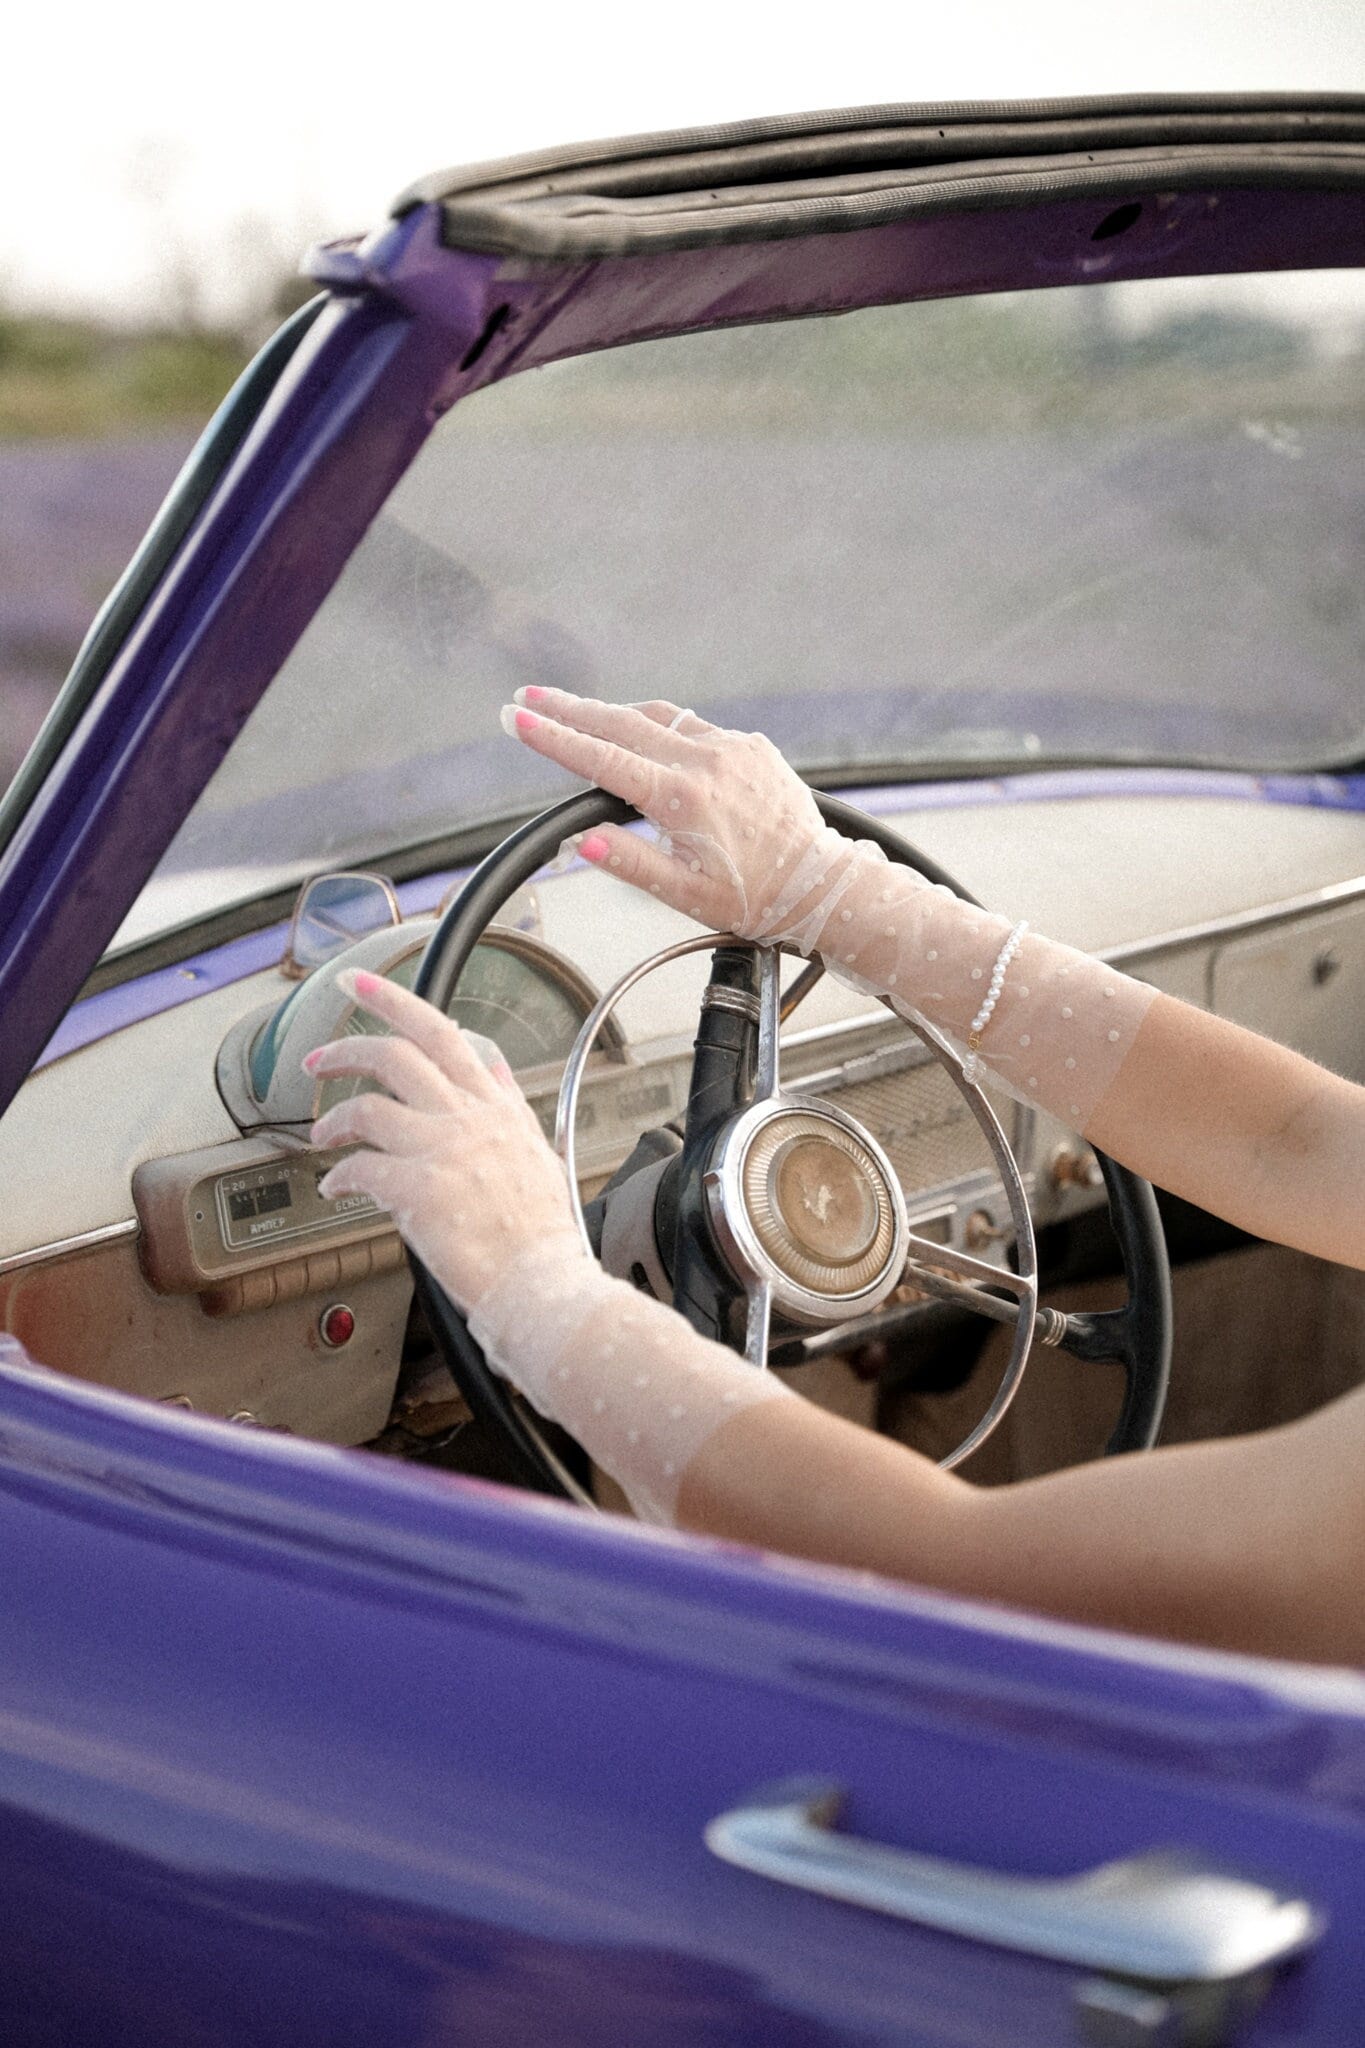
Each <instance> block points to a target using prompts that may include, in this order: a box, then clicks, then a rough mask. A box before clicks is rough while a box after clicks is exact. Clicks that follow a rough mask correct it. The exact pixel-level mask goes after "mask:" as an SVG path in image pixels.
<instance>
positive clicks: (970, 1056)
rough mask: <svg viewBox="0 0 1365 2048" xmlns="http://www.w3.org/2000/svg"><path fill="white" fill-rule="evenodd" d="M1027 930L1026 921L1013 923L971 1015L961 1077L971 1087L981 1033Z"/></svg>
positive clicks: (974, 1081) (977, 1069) (975, 1075)
mask: <svg viewBox="0 0 1365 2048" xmlns="http://www.w3.org/2000/svg"><path fill="white" fill-rule="evenodd" d="M1027 930H1028V923H1027V921H1025V922H1024V923H1022V924H1017V925H1015V927H1014V929H1013V931H1012V932H1011V933H1010V935H1009V937H1008V938H1007V939H1006V941H1005V943H1004V945H1003V946H1002V947H1001V948H1000V951H999V952H998V953H997V954H996V956H995V965H994V967H992V969H991V980H990V987H989V988H988V989H987V991H986V1000H985V1002H984V1003H983V1004H982V1005H981V1008H980V1009H979V1010H978V1011H977V1013H976V1015H975V1016H974V1017H973V1019H972V1021H971V1027H970V1029H969V1030H968V1032H967V1057H966V1059H965V1060H964V1061H963V1062H962V1078H963V1080H964V1081H969V1082H970V1083H971V1085H972V1086H973V1087H975V1086H976V1084H977V1080H978V1078H979V1076H980V1073H981V1061H980V1059H979V1058H978V1054H979V1052H980V1049H981V1034H982V1032H983V1031H984V1030H985V1028H986V1026H987V1025H988V1024H989V1023H990V1021H991V1017H992V1015H993V1013H994V1010H995V1006H996V1004H997V1003H998V1002H999V1000H1000V991H1001V989H1002V988H1003V987H1004V986H1005V976H1006V974H1007V973H1008V972H1009V964H1010V961H1011V960H1012V959H1013V958H1014V956H1015V954H1016V953H1017V952H1018V950H1019V941H1020V940H1021V939H1022V938H1023V936H1024V933H1025V932H1026V931H1027Z"/></svg>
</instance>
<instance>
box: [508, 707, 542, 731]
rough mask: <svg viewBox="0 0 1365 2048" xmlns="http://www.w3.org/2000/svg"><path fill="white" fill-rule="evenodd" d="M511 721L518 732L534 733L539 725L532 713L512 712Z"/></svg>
mask: <svg viewBox="0 0 1365 2048" xmlns="http://www.w3.org/2000/svg"><path fill="white" fill-rule="evenodd" d="M512 719H513V723H514V724H515V726H516V729H517V731H518V732H534V731H535V729H536V727H537V726H538V725H539V724H540V720H539V719H538V718H537V717H536V715H535V713H534V711H514V712H513V713H512Z"/></svg>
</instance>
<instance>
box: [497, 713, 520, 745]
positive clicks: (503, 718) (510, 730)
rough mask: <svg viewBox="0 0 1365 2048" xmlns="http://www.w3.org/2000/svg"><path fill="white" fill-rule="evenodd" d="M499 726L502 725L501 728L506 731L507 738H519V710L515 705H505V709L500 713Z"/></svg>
mask: <svg viewBox="0 0 1365 2048" xmlns="http://www.w3.org/2000/svg"><path fill="white" fill-rule="evenodd" d="M498 724H499V725H500V726H501V727H502V729H503V731H504V732H505V733H506V734H507V737H508V739H509V740H514V739H515V738H516V736H517V708H516V706H515V704H504V705H503V707H502V710H501V711H500V712H499V713H498Z"/></svg>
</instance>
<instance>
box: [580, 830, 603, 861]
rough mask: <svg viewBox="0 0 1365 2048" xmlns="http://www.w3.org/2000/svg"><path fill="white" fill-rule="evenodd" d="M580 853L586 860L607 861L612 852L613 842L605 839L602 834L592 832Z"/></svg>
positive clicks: (581, 847)
mask: <svg viewBox="0 0 1365 2048" xmlns="http://www.w3.org/2000/svg"><path fill="white" fill-rule="evenodd" d="M578 851H579V852H580V853H581V854H582V856H583V858H584V860H605V859H606V857H607V855H608V854H609V853H610V852H611V842H610V840H607V839H604V838H603V837H602V834H601V833H600V832H590V833H589V834H588V836H587V838H586V839H585V840H584V841H583V843H582V845H581V846H580V847H579V849H578Z"/></svg>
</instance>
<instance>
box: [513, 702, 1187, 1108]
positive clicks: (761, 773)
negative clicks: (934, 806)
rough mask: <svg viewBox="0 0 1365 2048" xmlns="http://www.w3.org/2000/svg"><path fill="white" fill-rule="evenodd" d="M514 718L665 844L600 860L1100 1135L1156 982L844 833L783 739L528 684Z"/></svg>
mask: <svg viewBox="0 0 1365 2048" xmlns="http://www.w3.org/2000/svg"><path fill="white" fill-rule="evenodd" d="M519 695H520V698H521V699H523V700H524V701H523V702H522V703H521V704H520V705H519V706H511V705H509V706H508V708H507V710H506V712H505V713H504V715H503V717H504V724H505V725H506V727H507V729H508V731H509V732H512V733H513V734H514V735H515V737H516V738H518V739H520V740H521V741H522V742H523V743H524V744H525V745H527V746H529V747H532V748H534V750H535V751H536V752H537V753H540V754H544V755H547V756H548V757H549V758H550V759H551V760H554V761H558V762H560V763H561V764H562V765H563V766H564V767H566V768H569V769H571V770H572V771H573V772H574V773H575V774H578V775H582V776H584V777H586V778H587V779H588V780H589V781H592V782H596V783H598V784H600V786H601V787H602V788H603V789H607V790H610V791H611V792H612V793H613V794H614V795H616V796H622V797H625V798H626V800H627V801H628V802H630V803H633V804H634V805H635V807H636V809H637V810H640V811H642V812H643V813H644V815H645V816H646V817H647V818H649V819H650V820H652V822H653V823H654V824H655V825H656V826H657V827H658V828H659V831H660V835H661V836H660V838H659V840H658V842H657V844H652V843H651V842H650V841H648V840H646V839H642V838H641V837H640V835H639V834H638V833H633V832H628V831H624V830H622V829H620V828H618V827H615V826H603V827H602V828H601V829H600V830H598V831H596V832H593V833H590V834H589V835H588V836H587V837H586V838H585V839H584V841H583V843H582V845H581V846H580V848H579V851H580V853H581V854H582V855H583V856H584V858H585V859H587V860H589V861H592V862H594V863H595V864H597V865H599V866H603V867H606V868H608V869H610V870H612V871H614V872H616V873H617V874H619V875H620V876H621V878H622V879H623V880H625V881H630V882H634V883H636V884H637V885H638V886H639V887H641V888H645V889H648V890H649V891H650V893H651V894H652V895H655V896H658V897H660V898H661V899H662V900H663V901H664V902H666V903H669V904H671V905H672V907H673V908H674V909H676V910H681V911H684V912H685V913H686V914H688V915H689V916H692V917H695V918H697V919H698V920H699V921H700V922H702V923H706V924H710V925H713V926H715V927H717V928H718V929H720V930H728V931H733V932H735V933H737V934H738V935H739V936H740V937H741V938H748V939H777V938H781V939H785V940H788V941H790V942H791V943H792V944H793V945H795V946H796V947H797V948H798V950H799V951H801V952H805V953H812V952H818V953H819V954H820V955H821V956H822V958H823V959H824V960H825V961H826V963H827V964H828V965H829V966H830V967H831V968H833V969H834V970H835V971H836V972H837V973H839V974H841V975H842V976H843V978H845V979H847V980H850V981H853V982H855V983H856V984H857V985H858V986H860V987H864V988H868V989H870V990H874V991H875V992H876V993H877V994H879V995H886V996H888V997H889V998H890V999H891V1001H892V1002H893V1003H894V1004H895V1005H896V1006H897V1007H898V1008H899V1009H902V1010H903V1011H905V1012H906V1013H907V1014H918V1015H920V1016H923V1017H927V1018H928V1019H929V1021H930V1022H931V1023H933V1024H936V1025H938V1027H939V1028H940V1029H941V1030H943V1031H945V1032H947V1033H948V1035H949V1036H950V1037H952V1038H953V1039H955V1040H956V1041H957V1042H958V1043H959V1044H960V1045H961V1046H962V1048H963V1049H964V1052H965V1053H966V1057H967V1063H968V1071H969V1073H971V1074H972V1075H973V1077H975V1073H976V1070H977V1068H978V1067H984V1068H988V1069H989V1070H990V1071H991V1073H992V1074H994V1075H995V1076H996V1078H997V1079H998V1080H1001V1081H1003V1082H1004V1083H1005V1085H1006V1086H1007V1087H1008V1088H1009V1089H1010V1090H1011V1091H1012V1092H1013V1093H1014V1094H1016V1095H1017V1096H1019V1097H1020V1098H1021V1099H1022V1100H1024V1101H1027V1102H1034V1103H1037V1104H1038V1105H1039V1106H1041V1107H1043V1108H1046V1109H1050V1110H1052V1111H1054V1112H1055V1113H1056V1114H1057V1115H1058V1116H1060V1117H1062V1118H1064V1119H1065V1120H1066V1121H1067V1122H1069V1123H1070V1124H1071V1125H1072V1126H1073V1127H1074V1128H1075V1129H1077V1130H1083V1129H1084V1128H1085V1124H1086V1121H1087V1119H1088V1118H1089V1116H1090V1114H1091V1111H1092V1110H1093V1109H1094V1107H1095V1105H1096V1104H1097V1103H1098V1102H1099V1100H1100V1098H1101V1097H1102V1096H1103V1095H1104V1093H1105V1092H1106V1090H1107V1089H1108V1088H1109V1086H1110V1085H1111V1083H1112V1082H1113V1081H1114V1079H1115V1078H1116V1076H1117V1074H1118V1071H1119V1068H1120V1066H1121V1065H1122V1064H1123V1061H1124V1059H1125V1057H1126V1055H1127V1053H1128V1050H1129V1047H1130V1046H1131V1045H1132V1043H1133V1039H1134V1037H1135V1036H1136V1033H1137V1029H1138V1026H1139V1025H1140V1024H1141V1022H1142V1019H1143V1017H1144V1015H1145V1014H1146V1011H1147V1006H1148V1004H1149V1003H1150V1002H1151V999H1152V995H1153V990H1151V989H1150V988H1148V987H1146V986H1144V985H1143V984H1142V983H1140V982H1135V981H1132V980H1130V979H1129V978H1128V977H1127V976H1125V975H1122V974H1119V973H1116V972H1115V971H1114V970H1113V969H1111V968H1107V967H1104V966H1102V965H1101V964H1100V963H1099V962H1098V961H1096V960H1092V959H1090V958H1089V957H1088V956H1087V955H1086V954H1084V953H1077V952H1074V951H1073V950H1072V949H1071V948H1070V947H1067V946H1059V945H1056V944H1054V943H1053V942H1052V941H1051V940H1048V939H1044V938H1041V937H1039V936H1037V935H1036V934H1034V933H1031V932H1028V931H1027V930H1026V929H1025V928H1024V927H1022V926H1017V925H1012V924H1011V923H1010V921H1009V920H1008V919H1007V918H1003V917H998V916H995V915H993V914H991V913H990V912H987V911H982V910H977V909H976V908H974V907H973V906H972V905H970V904H965V903H963V902H962V901H961V900H960V898H958V897H956V896H954V895H953V893H952V892H951V890H948V889H946V888H942V887H935V886H933V885H931V884H930V883H928V882H926V881H925V880H924V878H923V876H921V875H918V874H916V873H915V872H914V871H913V870H912V869H909V868H904V867H900V866H897V865H893V864H891V863H889V862H888V861H887V859H886V857H885V855H884V854H883V853H882V851H881V849H880V848H879V847H876V846H873V845H871V844H869V843H868V842H866V841H856V842H855V841H852V840H849V839H845V838H844V837H843V836H842V835H841V834H840V833H838V832H836V831H834V830H833V829H832V828H831V827H829V826H827V825H826V824H825V823H824V822H823V820H822V819H821V817H820V814H819V812H818V810H817V809H816V806H815V800H814V798H813V796H812V795H811V793H810V791H809V790H808V789H807V788H806V786H805V785H804V784H803V783H802V782H801V781H800V779H799V777H798V776H796V775H795V774H794V772H793V771H792V770H791V769H790V768H789V767H788V766H787V764H786V762H785V761H784V760H783V759H782V756H781V755H780V754H779V753H778V751H777V749H776V748H775V747H774V746H773V745H772V744H771V742H770V741H768V740H766V739H764V738H763V737H762V735H761V734H757V733H735V732H726V731H724V730H723V729H722V728H720V727H717V726H712V725H708V724H707V723H706V721H705V720H704V719H702V718H698V717H697V716H696V715H695V714H694V713H692V712H690V711H679V710H678V709H677V707H676V706H674V705H672V704H664V703H650V704H642V705H612V704H603V703H599V702H598V701H597V700H595V699H593V698H587V697H573V696H570V695H569V694H568V693H567V692H565V691H562V690H544V689H526V690H524V691H522V692H520V693H519Z"/></svg>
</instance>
